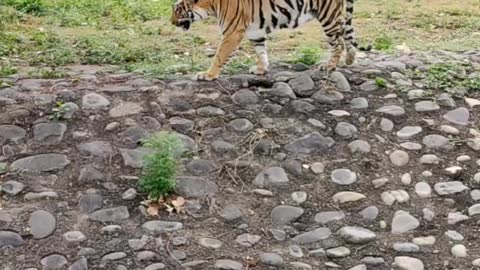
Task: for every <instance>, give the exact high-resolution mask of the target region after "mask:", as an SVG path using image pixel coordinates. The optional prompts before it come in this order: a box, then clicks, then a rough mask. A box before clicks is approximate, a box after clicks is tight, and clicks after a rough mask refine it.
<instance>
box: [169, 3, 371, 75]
mask: <svg viewBox="0 0 480 270" xmlns="http://www.w3.org/2000/svg"><path fill="white" fill-rule="evenodd" d="M345 1H346V17H345V18H344V16H343V11H344V7H345V4H344V0H177V1H176V3H174V6H173V11H172V16H171V23H172V24H173V25H175V26H177V27H181V28H183V30H185V31H187V30H189V29H190V26H191V25H192V23H193V22H195V21H199V20H203V19H206V18H208V17H216V18H217V20H218V23H219V25H220V29H221V33H222V40H221V44H220V46H219V47H218V49H217V52H216V54H215V57H214V60H213V63H212V65H211V67H210V69H209V70H208V71H206V72H201V73H198V74H197V76H196V78H197V80H206V81H211V80H215V79H217V78H218V76H219V75H220V72H221V69H222V67H223V66H224V65H225V63H226V62H227V61H228V60H229V58H230V56H231V54H232V53H233V52H234V51H235V50H236V49H237V48H238V47H239V45H240V42H241V41H242V40H243V39H244V38H247V39H248V40H250V41H251V42H252V44H253V46H254V48H255V53H256V55H257V62H256V66H254V67H252V68H251V69H250V72H251V73H254V74H257V75H264V74H265V73H266V72H267V71H268V67H269V61H268V54H267V48H266V37H267V35H268V34H270V33H271V32H272V31H273V30H276V29H284V28H290V29H293V28H297V27H299V26H301V25H303V24H305V23H307V22H309V21H311V20H313V19H317V20H318V21H319V22H320V24H321V25H322V27H323V30H324V32H325V34H326V36H327V40H328V43H329V44H330V46H331V47H332V52H331V56H330V59H329V61H328V63H327V64H326V65H322V66H320V69H322V70H328V71H332V70H335V69H336V67H337V65H338V63H339V61H340V58H341V56H342V53H343V51H344V50H345V49H346V57H345V63H346V64H347V65H351V64H353V62H354V60H355V48H359V47H358V44H357V43H356V42H355V33H354V29H353V26H352V18H353V4H354V3H353V2H354V0H345ZM360 49H362V48H360Z"/></svg>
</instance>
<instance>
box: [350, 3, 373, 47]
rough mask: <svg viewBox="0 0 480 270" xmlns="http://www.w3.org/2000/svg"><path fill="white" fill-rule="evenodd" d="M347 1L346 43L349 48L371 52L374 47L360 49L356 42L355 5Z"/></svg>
mask: <svg viewBox="0 0 480 270" xmlns="http://www.w3.org/2000/svg"><path fill="white" fill-rule="evenodd" d="M346 1H347V18H346V21H345V26H344V32H343V35H344V39H345V43H346V44H347V48H348V47H349V45H351V46H353V47H355V48H357V49H359V50H360V51H371V50H372V45H370V44H369V45H368V46H367V47H360V46H359V45H358V43H357V42H356V41H355V29H354V28H353V22H352V21H353V5H354V0H346Z"/></svg>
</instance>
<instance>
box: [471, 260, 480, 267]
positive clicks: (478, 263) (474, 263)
mask: <svg viewBox="0 0 480 270" xmlns="http://www.w3.org/2000/svg"><path fill="white" fill-rule="evenodd" d="M472 265H473V266H475V267H480V259H475V260H473V261H472Z"/></svg>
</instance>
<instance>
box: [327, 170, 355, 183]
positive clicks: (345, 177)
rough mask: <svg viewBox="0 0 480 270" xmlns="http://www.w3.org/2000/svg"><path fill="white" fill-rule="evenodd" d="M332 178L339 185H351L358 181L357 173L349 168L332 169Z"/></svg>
mask: <svg viewBox="0 0 480 270" xmlns="http://www.w3.org/2000/svg"><path fill="white" fill-rule="evenodd" d="M330 179H331V180H332V182H334V183H335V184H338V185H350V184H353V183H355V182H356V181H357V174H356V173H354V172H352V171H350V170H349V169H336V170H333V171H332V174H331V178H330Z"/></svg>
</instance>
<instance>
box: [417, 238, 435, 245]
mask: <svg viewBox="0 0 480 270" xmlns="http://www.w3.org/2000/svg"><path fill="white" fill-rule="evenodd" d="M435 241H436V239H435V237H434V236H425V237H415V238H413V243H414V244H416V245H419V246H433V245H434V244H435Z"/></svg>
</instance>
